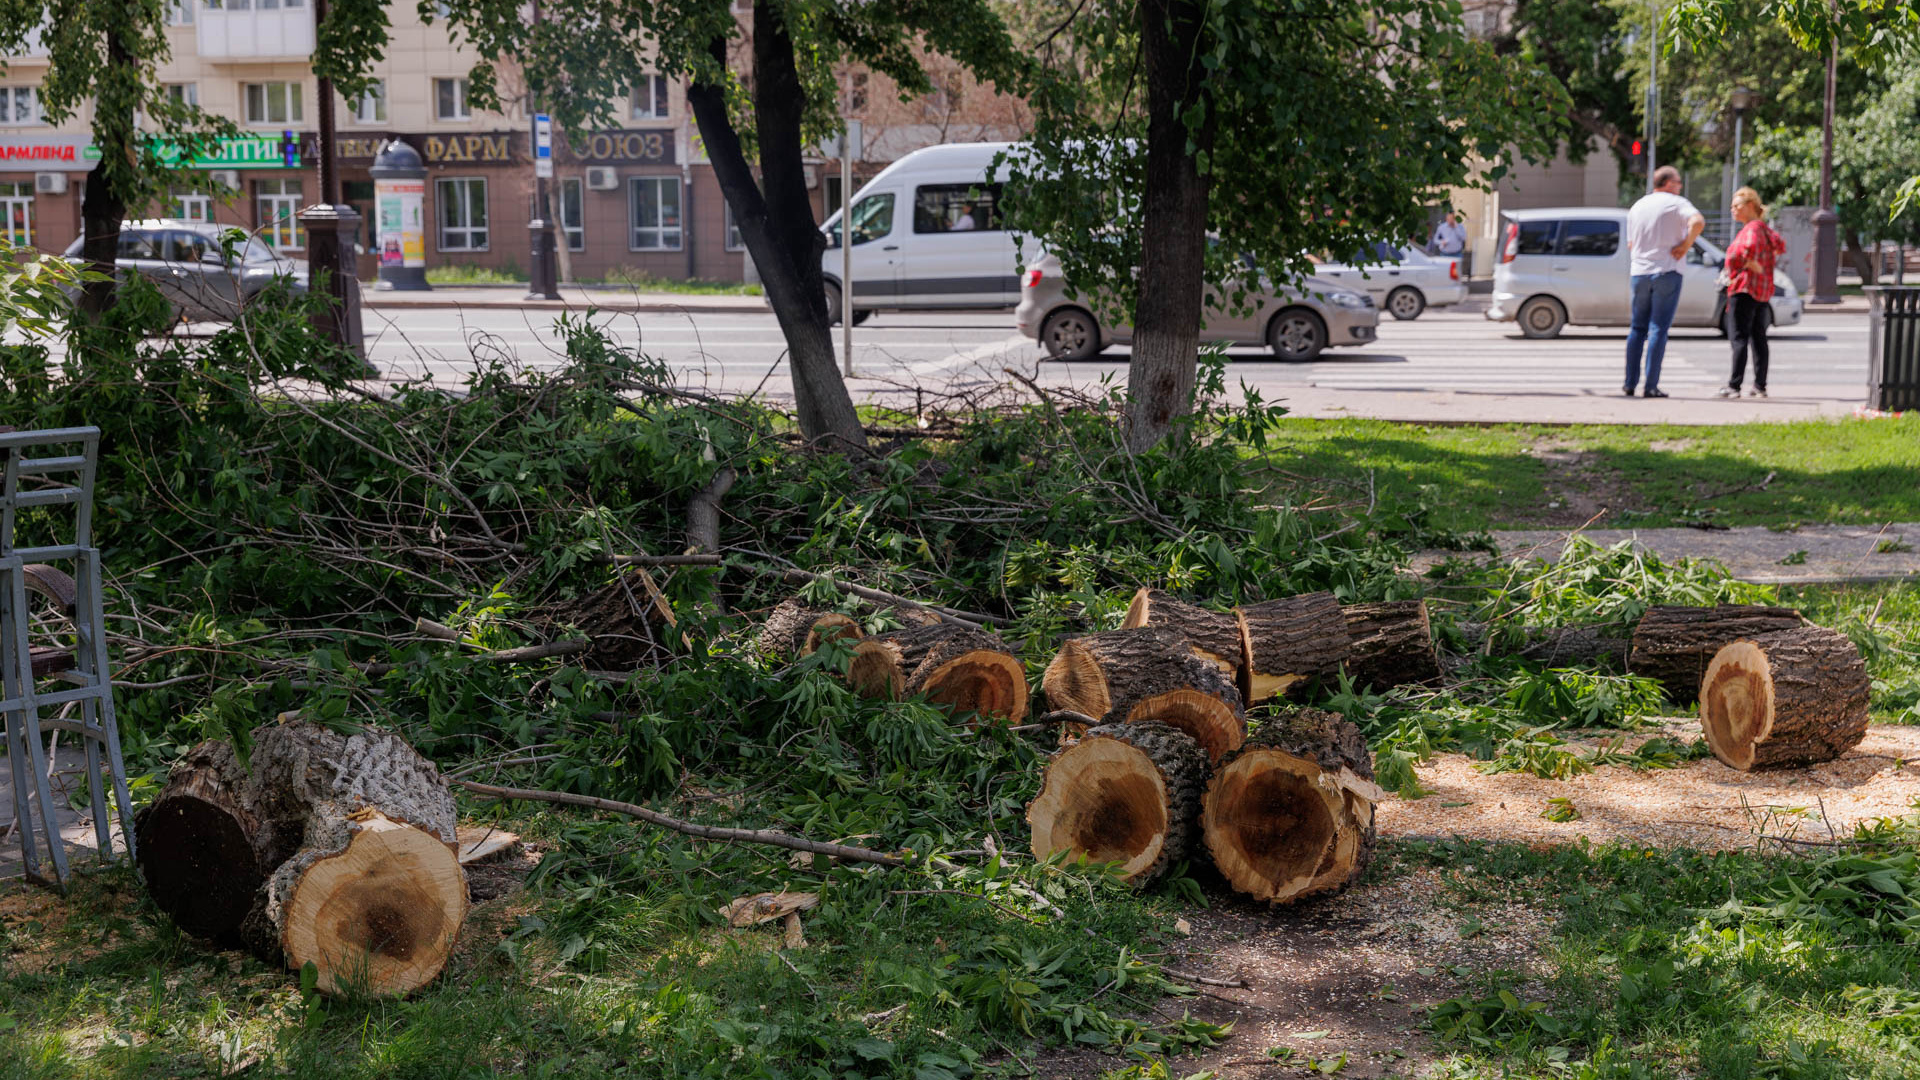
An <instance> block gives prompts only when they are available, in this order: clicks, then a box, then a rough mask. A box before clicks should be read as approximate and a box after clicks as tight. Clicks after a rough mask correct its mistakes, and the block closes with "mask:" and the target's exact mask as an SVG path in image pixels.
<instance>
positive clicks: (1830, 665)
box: [1700, 626, 1872, 771]
mask: <svg viewBox="0 0 1920 1080" xmlns="http://www.w3.org/2000/svg"><path fill="white" fill-rule="evenodd" d="M1871 688H1872V684H1871V682H1870V681H1869V680H1868V678H1867V668H1866V664H1865V663H1863V662H1862V661H1861V659H1860V650H1859V649H1857V648H1855V647H1854V644H1853V642H1852V641H1849V640H1848V639H1847V636H1846V635H1845V634H1841V633H1838V632H1836V631H1833V630H1828V629H1827V628H1825V627H1821V626H1803V627H1800V628H1799V629H1795V630H1777V631H1774V632H1773V633H1770V634H1760V635H1757V636H1755V637H1753V638H1749V639H1743V640H1740V641H1735V642H1732V643H1731V644H1728V645H1726V646H1725V647H1723V648H1721V649H1720V650H1719V651H1718V652H1717V653H1715V654H1714V657H1713V660H1712V662H1711V663H1709V664H1708V666H1707V674H1706V678H1705V679H1704V681H1703V682H1702V684H1701V689H1700V726H1701V727H1702V728H1703V729H1705V731H1706V737H1707V745H1708V746H1709V747H1711V748H1712V749H1713V753H1714V756H1715V757H1717V758H1719V759H1720V760H1721V761H1723V762H1725V763H1726V764H1727V765H1728V766H1730V767H1732V768H1735V769H1740V770H1742V771H1744V770H1747V769H1765V768H1777V767H1780V766H1785V765H1806V764H1810V763H1813V762H1818V761H1832V760H1833V759H1834V758H1837V757H1839V756H1840V755H1841V754H1844V753H1846V752H1847V751H1848V750H1851V749H1853V748H1854V747H1856V746H1858V745H1860V740H1861V739H1863V738H1865V737H1866V734H1867V698H1868V694H1869V692H1870V690H1871Z"/></svg>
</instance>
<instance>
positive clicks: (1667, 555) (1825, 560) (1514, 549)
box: [1417, 522, 1920, 585]
mask: <svg viewBox="0 0 1920 1080" xmlns="http://www.w3.org/2000/svg"><path fill="white" fill-rule="evenodd" d="M1575 532H1579V535H1580V536H1582V537H1584V538H1585V539H1588V540H1591V541H1593V542H1594V543H1596V544H1600V545H1602V546H1611V545H1613V544H1617V543H1619V542H1620V541H1622V540H1632V541H1633V542H1634V544H1635V545H1636V546H1637V547H1639V548H1640V549H1641V550H1644V551H1650V552H1652V553H1654V554H1655V555H1658V556H1660V558H1662V559H1665V560H1669V561H1671V560H1674V559H1679V558H1697V559H1715V560H1718V561H1719V562H1721V563H1724V564H1725V565H1726V567H1727V569H1728V570H1730V571H1732V573H1733V576H1734V577H1736V578H1739V579H1740V580H1742V581H1751V582H1753V583H1755V584H1759V585H1814V584H1826V583H1833V582H1848V581H1913V582H1916V583H1920V522H1899V523H1889V524H1883V525H1803V526H1801V527H1800V528H1798V529H1795V530H1793V531H1792V532H1775V531H1774V530H1772V529H1767V528H1762V527H1758V526H1742V527H1739V528H1732V529H1713V530H1706V529H1684V528H1682V529H1587V530H1584V531H1581V530H1572V529H1519V530H1513V531H1507V532H1496V533H1494V534H1493V539H1494V542H1495V543H1497V544H1498V545H1499V546H1500V557H1501V558H1502V559H1519V558H1538V559H1546V560H1547V561H1549V562H1551V561H1554V560H1556V559H1558V558H1559V557H1560V552H1561V551H1562V550H1563V549H1564V548H1565V547H1566V544H1567V538H1568V537H1570V536H1572V535H1574V533H1575ZM1446 557H1447V553H1445V552H1428V553H1425V554H1424V555H1422V556H1421V558H1420V559H1419V560H1417V565H1419V566H1422V567H1424V566H1430V565H1432V564H1433V563H1435V562H1438V561H1439V560H1440V559H1444V558H1446ZM1787 560H1792V561H1791V562H1788V561H1787Z"/></svg>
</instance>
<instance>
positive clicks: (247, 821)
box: [135, 742, 271, 945]
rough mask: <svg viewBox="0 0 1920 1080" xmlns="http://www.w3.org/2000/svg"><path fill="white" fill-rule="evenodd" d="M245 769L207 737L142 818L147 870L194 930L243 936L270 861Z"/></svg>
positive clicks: (226, 938) (163, 900)
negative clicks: (264, 861) (260, 840)
mask: <svg viewBox="0 0 1920 1080" xmlns="http://www.w3.org/2000/svg"><path fill="white" fill-rule="evenodd" d="M246 779H247V778H246V773H245V772H244V771H243V770H242V769H241V768H240V763H239V761H238V760H237V759H236V758H235V757H234V754H233V748H232V747H230V746H228V745H227V744H226V743H223V742H203V743H201V744H200V745H198V746H196V747H194V748H193V749H192V750H191V751H189V752H188V753H187V756H186V758H185V759H184V760H182V761H181V762H180V764H178V765H176V766H174V767H173V771H172V772H171V773H170V774H169V775H168V777H167V786H166V787H165V788H163V789H162V790H161V792H160V795H159V796H158V797H157V798H155V799H154V800H153V802H152V804H151V805H149V806H148V807H147V808H146V809H145V810H143V811H141V813H140V815H139V817H138V819H137V820H136V822H135V826H136V830H135V831H136V833H137V834H138V840H139V845H138V847H139V852H140V859H139V862H140V874H141V876H142V877H143V878H145V879H146V883H147V891H148V892H149V893H150V894H152V896H153V899H154V903H155V904H157V905H158V906H159V908H160V910H162V911H165V912H166V913H167V914H169V915H171V916H172V917H173V921H174V923H175V924H176V925H178V926H179V927H180V929H182V930H184V931H186V932H187V933H189V934H192V935H193V936H194V937H199V938H206V939H208V940H210V941H216V942H219V943H221V944H223V945H234V944H238V943H239V933H240V922H241V920H242V919H245V918H246V917H247V912H248V911H249V910H250V909H251V908H252V907H253V898H254V893H255V892H257V891H258V890H259V888H260V885H261V883H263V882H264V881H266V878H267V871H268V870H269V869H271V867H263V866H261V865H260V853H259V852H257V851H256V850H255V849H254V840H255V837H256V836H257V835H258V834H259V828H260V826H259V823H258V821H257V820H256V819H255V818H254V815H253V813H252V811H251V810H250V809H249V808H248V806H247V800H246Z"/></svg>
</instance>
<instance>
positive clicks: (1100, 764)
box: [1027, 722, 1207, 885]
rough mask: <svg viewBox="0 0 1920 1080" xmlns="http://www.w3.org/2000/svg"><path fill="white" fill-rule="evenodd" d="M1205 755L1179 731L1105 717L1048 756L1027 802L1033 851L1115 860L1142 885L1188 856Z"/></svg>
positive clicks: (1129, 878)
mask: <svg viewBox="0 0 1920 1080" xmlns="http://www.w3.org/2000/svg"><path fill="white" fill-rule="evenodd" d="M1206 777H1207V758H1206V754H1205V753H1204V752H1202V751H1201V749H1200V747H1199V746H1198V745H1197V744H1196V743H1195V742H1194V741H1193V740H1192V739H1191V738H1189V737H1188V736H1187V734H1186V733H1185V732H1182V731H1178V730H1176V729H1174V728H1171V727H1168V726H1167V725H1165V724H1156V723H1152V722H1146V723H1138V724H1104V725H1102V726H1100V727H1096V728H1093V729H1092V730H1090V731H1088V732H1087V733H1086V735H1085V736H1083V737H1082V738H1081V739H1080V741H1079V742H1076V743H1074V744H1073V745H1072V746H1069V747H1067V748H1065V749H1063V750H1061V751H1060V752H1059V753H1057V754H1055V755H1054V756H1053V760H1052V761H1051V762H1050V763H1049V764H1048V765H1047V772H1046V777H1045V779H1043V780H1042V781H1041V784H1040V794H1039V795H1038V796H1037V797H1036V798H1035V799H1034V800H1033V802H1032V803H1030V804H1029V805H1028V806H1027V823H1028V824H1029V825H1031V826H1032V827H1033V853H1034V854H1035V855H1037V856H1039V857H1040V858H1043V859H1044V858H1047V857H1049V856H1052V855H1054V854H1055V853H1058V852H1067V853H1068V854H1069V856H1070V857H1071V858H1075V859H1086V860H1088V861H1090V862H1100V863H1118V864H1120V867H1119V873H1120V876H1121V877H1122V878H1123V879H1125V880H1126V881H1128V882H1131V883H1132V884H1135V885H1145V884H1147V883H1149V882H1151V881H1153V880H1154V879H1155V878H1157V877H1159V876H1160V875H1161V874H1163V873H1165V872H1166V870H1167V869H1168V868H1169V867H1171V866H1173V865H1174V864H1176V863H1178V862H1180V861H1181V860H1183V859H1185V858H1187V857H1188V852H1189V851H1190V849H1191V846H1192V842H1193V830H1194V822H1195V818H1196V816H1197V814H1198V812H1199V809H1200V790H1201V787H1202V785H1204V784H1205V783H1206Z"/></svg>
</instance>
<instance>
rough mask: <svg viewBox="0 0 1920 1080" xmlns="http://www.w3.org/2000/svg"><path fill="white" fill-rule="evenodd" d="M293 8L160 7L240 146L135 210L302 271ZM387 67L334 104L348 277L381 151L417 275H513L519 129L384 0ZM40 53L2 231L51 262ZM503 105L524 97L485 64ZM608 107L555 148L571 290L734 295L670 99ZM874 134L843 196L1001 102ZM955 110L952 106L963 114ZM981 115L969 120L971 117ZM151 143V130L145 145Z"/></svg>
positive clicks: (826, 172) (311, 90)
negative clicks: (410, 166) (182, 221)
mask: <svg viewBox="0 0 1920 1080" xmlns="http://www.w3.org/2000/svg"><path fill="white" fill-rule="evenodd" d="M310 4H311V0H175V4H174V6H173V8H172V9H171V11H170V16H169V26H168V29H167V35H168V39H169V43H170V45H171V47H172V57H171V59H169V60H168V61H167V62H166V63H165V64H162V65H161V66H160V67H159V69H158V71H157V73H156V74H157V78H158V79H159V81H160V82H161V83H163V84H164V85H165V86H166V88H167V91H168V92H169V93H170V94H173V95H174V96H176V97H178V98H180V99H182V100H185V101H189V102H192V103H194V104H197V105H199V106H200V107H201V108H202V109H205V110H207V111H208V112H211V113H213V114H216V115H219V116H223V117H227V118H229V119H231V120H233V121H234V122H235V123H236V124H238V125H239V126H240V127H241V129H242V132H243V133H242V134H241V135H240V136H238V137H234V138H228V139H225V140H222V143H221V145H220V147H219V148H218V149H217V150H216V151H214V152H212V153H207V154H203V155H200V156H198V157H196V158H193V159H192V160H190V161H188V162H187V163H186V164H187V166H188V167H189V168H190V169H191V170H193V171H194V172H196V173H198V174H200V175H202V176H203V177H204V179H205V181H206V184H204V185H195V187H201V186H204V187H206V188H208V189H210V190H186V189H182V190H177V191H175V192H174V193H173V197H172V198H170V199H169V200H167V205H165V206H159V207H152V208H149V209H148V210H146V211H145V213H149V214H153V215H156V216H167V217H181V218H189V219H194V220H201V221H211V222H217V223H221V224H230V225H235V226H238V227H241V228H245V229H249V230H255V231H257V232H258V233H259V234H260V235H261V236H262V237H264V238H265V239H267V240H268V241H269V242H271V243H272V244H274V246H275V247H277V248H279V249H281V250H283V251H285V252H287V253H288V254H290V255H293V256H294V257H304V253H305V249H306V237H305V235H304V231H303V230H302V229H301V228H300V225H299V221H298V217H297V215H298V212H299V210H300V208H301V207H303V206H306V205H308V204H311V203H313V202H315V201H317V200H318V197H319V177H318V171H317V170H318V166H317V162H318V153H317V152H318V145H317V131H316V121H317V109H316V104H315V97H314V95H315V93H316V92H317V87H316V82H315V79H314V77H313V72H312V68H311V66H310V57H311V54H312V51H313V42H314V24H313V11H312V8H311V6H310ZM388 16H389V18H390V20H391V24H392V32H391V33H392V36H391V42H390V45H389V47H388V49H387V55H386V58H385V59H384V60H383V61H382V62H381V63H380V64H379V65H378V66H377V68H376V70H375V72H374V75H375V77H376V78H377V79H378V80H379V81H378V82H377V84H376V86H375V89H374V91H373V92H371V93H369V94H367V95H365V96H364V97H362V98H361V99H360V100H357V101H346V100H341V101H339V102H337V103H336V105H335V115H336V118H337V121H336V127H337V135H336V139H335V144H334V152H335V159H336V161H337V162H338V164H339V170H340V176H341V180H342V191H341V197H342V201H344V202H346V203H349V204H351V205H353V206H354V207H355V208H356V209H358V210H359V211H360V214H361V216H362V218H363V219H365V222H366V224H365V225H364V226H363V231H362V235H361V237H360V244H361V250H362V252H363V254H362V256H361V260H360V266H359V270H360V273H361V276H362V277H364V278H371V277H373V276H374V273H375V256H374V254H373V253H375V252H377V251H379V250H380V237H378V236H376V235H374V232H375V230H376V229H377V224H376V222H375V214H374V184H373V177H372V176H371V174H370V173H369V172H368V169H369V168H370V167H371V166H372V165H373V162H374V158H375V155H377V154H378V153H379V151H380V149H381V148H382V147H383V146H385V145H386V144H387V143H388V142H389V141H390V140H393V139H401V140H404V141H405V142H406V143H408V144H409V145H411V146H412V147H413V148H414V149H415V150H416V151H418V152H419V153H420V155H421V157H422V159H423V160H424V162H425V164H426V167H427V170H428V176H427V181H426V193H425V207H424V209H425V213H426V221H428V222H429V223H430V224H429V227H428V230H427V236H426V257H427V265H428V266H429V268H431V267H434V266H457V265H462V264H470V265H475V266H484V267H490V268H495V269H499V270H506V271H513V272H524V271H525V269H526V268H527V266H528V263H529V261H530V250H531V244H530V237H529V234H528V230H527V222H528V220H529V218H530V216H531V213H532V209H533V192H534V179H533V158H532V139H531V135H530V132H529V126H530V125H529V117H528V115H527V113H526V111H525V109H524V108H523V107H521V105H520V104H519V102H518V101H512V102H511V103H509V104H507V105H506V106H505V109H506V111H504V112H490V111H486V110H482V109H480V108H478V107H476V106H474V105H473V104H472V103H471V102H470V101H469V98H468V90H469V86H468V75H469V73H470V72H471V70H472V69H473V67H474V66H475V64H476V63H477V62H480V61H481V57H480V56H479V55H478V54H476V53H475V52H474V51H473V50H472V49H471V48H470V47H468V46H465V45H461V44H456V43H455V41H454V40H453V37H452V35H451V34H450V33H449V32H448V29H447V27H446V25H445V24H444V23H426V22H423V21H422V20H421V18H420V17H419V15H418V13H417V11H416V9H415V6H414V5H413V4H410V3H396V4H393V5H391V6H390V8H389V10H388ZM47 64H48V57H47V53H46V50H45V48H44V47H41V46H39V45H38V44H37V42H29V47H28V50H27V52H26V53H25V54H24V55H20V56H13V57H8V58H6V70H5V73H4V74H0V235H4V236H6V237H7V239H9V240H10V241H12V242H13V243H15V244H30V245H32V246H35V247H38V248H40V249H42V250H45V251H62V250H65V249H66V247H67V246H68V245H69V244H70V243H71V242H72V241H73V240H74V239H75V238H76V237H78V236H79V235H80V229H81V217H80V205H81V198H82V193H83V191H84V188H85V184H86V176H87V172H88V171H89V170H90V169H91V168H92V167H93V165H94V163H95V161H96V160H97V157H98V154H97V151H96V150H95V148H94V146H93V142H92V139H91V136H90V122H91V117H90V116H89V115H84V114H83V115H80V116H76V117H74V118H72V119H70V120H69V121H67V122H65V123H62V124H59V125H54V124H49V123H47V122H46V121H45V118H44V116H43V115H42V113H41V110H40V108H39V101H38V84H39V82H40V81H41V79H43V78H44V77H45V75H46V73H47ZM496 81H497V84H498V85H499V86H500V88H501V90H502V95H503V97H508V98H514V97H517V96H518V95H515V93H514V91H515V90H516V89H517V88H518V87H520V86H521V85H523V81H522V80H521V79H520V78H519V75H518V72H517V71H515V70H512V69H511V68H510V67H508V66H506V65H502V66H501V67H500V69H499V70H498V71H497V72H496ZM844 81H845V83H846V88H847V95H848V101H849V104H852V105H854V106H858V107H865V106H866V101H865V98H866V97H867V94H866V76H865V75H864V74H863V73H858V74H857V73H848V74H847V75H846V76H845V77H844ZM643 82H644V85H642V86H638V87H635V88H633V90H632V92H631V93H630V95H629V96H628V98H627V99H626V100H623V101H620V102H618V103H616V108H615V112H616V116H617V117H618V120H617V122H616V124H614V125H612V126H607V127H604V128H600V129H596V130H593V131H590V132H587V133H584V134H582V135H580V136H578V137H575V138H573V139H569V138H568V137H567V136H566V134H565V133H564V132H556V134H555V141H556V146H555V176H554V179H553V181H552V182H551V188H550V190H551V197H552V212H553V214H554V216H555V218H556V219H557V220H558V221H559V223H560V225H561V236H562V240H563V242H564V243H565V244H566V246H567V248H568V252H567V259H566V262H567V263H568V264H569V269H570V270H571V276H572V277H573V278H574V279H575V280H588V281H591V280H599V279H607V278H616V279H617V278H619V277H621V276H633V275H646V276H651V277H657V278H667V279H684V278H702V279H707V280H717V281H737V280H740V279H741V278H742V277H743V276H745V275H748V274H749V273H750V268H749V267H748V266H747V265H746V257H745V249H744V245H742V243H741V242H740V237H739V234H738V231H737V230H736V229H734V228H733V224H732V214H731V213H730V212H729V210H728V209H727V206H726V202H725V199H724V198H723V196H722V195H721V192H720V187H719V184H718V182H717V181H716V180H715V178H714V175H713V170H712V167H711V166H710V165H709V164H708V162H707V160H706V158H705V156H704V154H703V153H702V150H701V143H700V139H699V136H698V130H697V128H696V126H695V125H694V123H693V121H692V117H691V116H690V114H689V112H688V110H687V105H686V96H685V88H684V87H683V86H682V85H680V84H679V83H678V82H677V81H676V80H670V79H668V78H666V77H665V76H662V75H652V76H649V77H648V78H647V79H645V80H643ZM874 90H875V93H874V102H873V105H872V106H871V110H872V111H873V112H874V113H875V119H876V120H878V121H880V124H879V127H878V130H875V131H874V134H876V135H880V136H881V138H879V139H877V140H876V139H874V138H872V137H870V138H869V140H868V143H867V145H868V147H869V151H868V153H867V154H866V155H865V156H866V158H867V160H865V161H862V162H860V163H858V164H857V166H856V170H855V175H856V180H855V183H856V186H857V185H858V183H860V182H861V181H862V180H863V179H864V178H865V177H868V176H871V175H872V174H873V173H874V172H876V171H878V169H879V168H881V167H884V165H885V163H886V162H887V161H889V160H891V159H892V158H894V157H897V156H899V155H900V154H903V153H906V152H908V151H910V150H912V149H916V148H917V147H918V146H923V145H927V144H929V143H930V142H940V141H949V140H951V141H968V139H969V138H971V139H985V138H1005V137H1009V133H1010V132H1011V133H1014V134H1017V131H1016V130H1015V129H1016V127H1017V125H1014V126H1009V124H1008V123H1006V122H1003V118H1004V117H1006V116H1010V115H1017V114H1018V113H1019V111H1020V110H1019V109H1018V108H1017V107H1014V108H1012V109H1011V111H1010V107H1009V106H1008V104H1007V102H1008V100H1009V99H1005V98H1001V97H999V96H998V95H994V94H993V93H992V92H991V91H990V90H984V89H982V88H979V87H977V86H974V85H973V84H972V83H971V82H969V81H968V80H966V79H965V78H964V77H961V76H959V75H958V74H954V73H942V74H941V75H940V86H939V89H938V90H936V92H935V94H933V95H928V96H927V97H926V99H925V100H923V101H920V102H915V103H908V104H904V105H903V104H901V103H899V102H898V100H897V99H898V92H897V88H894V87H892V86H891V85H890V84H888V85H887V86H886V87H885V88H884V89H883V88H882V87H880V86H878V85H876V87H875V88H874ZM968 99H971V100H972V101H973V102H974V104H973V105H972V106H971V107H969V106H967V105H966V104H965V102H966V101H967V100H968ZM975 113H977V114H979V115H980V116H983V117H987V118H988V119H986V120H983V121H982V120H975V121H970V120H969V116H970V115H971V114H975ZM152 137H154V138H156V139H161V140H164V139H165V138H166V133H165V132H160V131H155V132H152ZM839 172H840V169H839V163H838V162H837V161H833V160H829V159H826V158H818V159H814V161H813V162H812V163H811V164H810V166H809V168H808V179H809V186H810V188H811V189H812V190H813V191H814V192H815V211H816V213H817V214H818V215H819V217H820V219H824V217H825V216H826V215H827V214H829V213H831V212H832V210H833V209H834V208H835V207H837V206H838V204H839V202H840V200H841V197H842V193H841V192H840V190H839Z"/></svg>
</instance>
